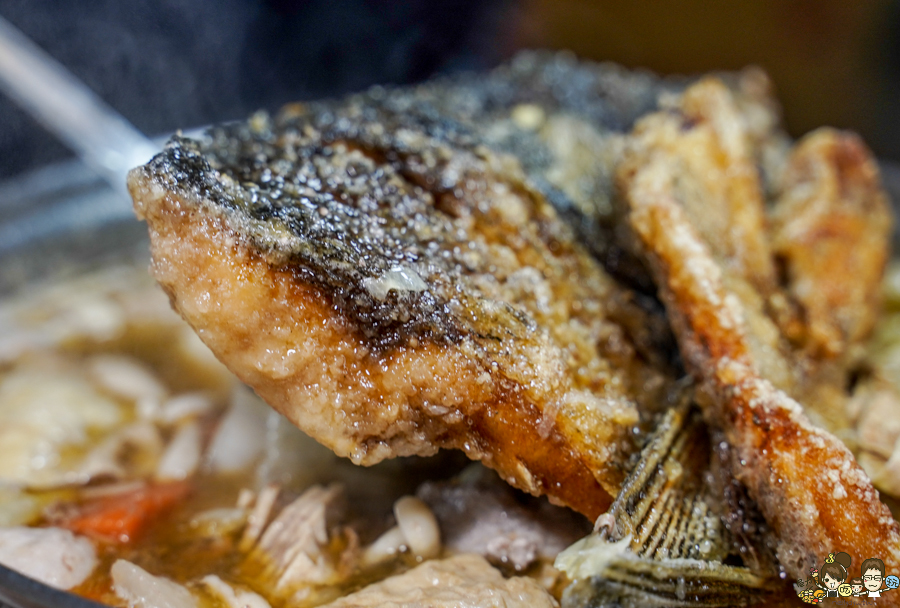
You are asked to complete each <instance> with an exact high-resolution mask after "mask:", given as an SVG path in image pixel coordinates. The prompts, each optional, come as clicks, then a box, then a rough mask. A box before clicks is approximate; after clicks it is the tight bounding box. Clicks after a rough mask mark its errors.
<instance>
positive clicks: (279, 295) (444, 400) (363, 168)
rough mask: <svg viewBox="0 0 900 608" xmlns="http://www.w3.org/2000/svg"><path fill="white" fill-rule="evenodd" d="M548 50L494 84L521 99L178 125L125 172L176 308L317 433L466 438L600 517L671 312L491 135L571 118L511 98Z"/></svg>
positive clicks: (518, 479)
mask: <svg viewBox="0 0 900 608" xmlns="http://www.w3.org/2000/svg"><path fill="white" fill-rule="evenodd" d="M548 61H549V62H550V63H553V62H554V61H557V60H556V59H552V58H550V59H546V58H545V60H543V61H538V60H533V61H531V63H530V64H529V66H530V67H528V66H526V67H528V69H529V70H531V71H532V72H533V74H532V76H531V77H530V78H531V80H529V78H526V77H525V76H521V78H520V79H519V80H520V81H521V82H519V81H516V80H515V79H514V78H511V77H510V76H509V74H507V73H505V72H503V71H502V70H501V71H500V72H499V73H498V74H496V75H495V76H492V77H491V78H493V81H492V82H493V84H492V85H491V86H493V87H494V89H496V90H506V91H507V93H506V94H507V97H506V99H507V101H506V102H504V103H506V104H507V105H503V104H502V103H499V102H498V101H497V99H498V95H499V94H497V93H496V92H495V93H492V94H487V93H484V94H480V96H479V94H476V93H473V92H472V91H476V90H477V89H478V87H477V86H475V85H472V88H470V89H467V88H466V87H465V86H457V84H458V83H457V84H454V83H447V84H445V85H444V87H445V88H443V89H442V88H441V85H426V86H424V87H421V88H416V89H407V90H399V91H396V92H387V91H384V90H380V89H376V90H373V91H370V92H369V93H366V94H364V95H360V96H355V97H352V98H350V99H348V100H346V101H343V102H329V103H322V104H309V105H306V106H293V107H289V108H287V109H286V110H285V111H283V112H282V114H280V115H279V116H278V117H276V118H275V119H274V120H271V119H269V118H268V117H267V116H265V115H257V116H255V117H253V118H251V120H249V121H248V122H246V123H237V124H233V125H226V126H223V127H216V128H214V129H212V130H211V131H210V132H209V134H208V135H207V136H206V137H205V138H204V139H201V140H199V141H193V140H188V139H184V138H175V139H173V140H172V141H171V142H170V144H169V145H168V146H167V147H166V149H165V150H164V151H163V152H162V153H161V154H160V155H158V156H157V157H156V158H154V159H153V160H152V161H151V162H150V163H148V164H147V165H145V166H144V167H140V168H138V169H136V170H134V171H133V172H132V174H131V176H130V179H129V187H130V188H131V192H132V196H133V197H134V199H135V209H136V211H137V213H138V215H139V216H141V217H143V218H144V219H146V220H147V221H148V224H149V227H150V232H151V247H152V251H153V265H152V270H153V273H154V275H155V276H156V278H157V279H158V280H159V282H160V283H161V284H162V286H163V287H164V289H165V290H166V291H167V292H168V293H169V295H170V297H171V299H172V301H173V304H174V305H175V307H176V309H178V310H179V311H180V312H181V313H182V315H183V316H184V317H185V318H186V319H187V320H188V321H189V322H190V323H191V324H192V325H193V326H194V328H195V329H196V330H197V331H198V333H199V334H200V336H201V338H202V339H203V340H204V341H205V342H206V343H207V344H208V345H209V346H210V347H211V348H212V350H213V351H214V352H215V353H216V354H217V355H218V356H219V357H220V358H221V359H222V360H223V361H224V362H225V363H226V364H227V365H228V366H229V367H230V368H231V369H232V370H233V371H235V372H237V373H238V375H239V376H240V377H241V378H242V379H243V380H244V381H245V382H247V383H248V384H250V385H251V386H252V387H254V388H255V389H256V391H257V392H258V393H259V394H260V395H261V396H262V397H263V398H264V399H265V400H266V401H268V402H269V403H270V405H273V406H274V407H275V408H276V409H278V410H279V411H281V412H283V413H284V414H286V415H287V416H288V417H289V418H290V419H291V420H292V421H294V423H295V424H297V425H298V426H300V427H301V428H303V429H304V430H305V431H306V432H308V433H309V434H311V435H313V436H314V437H316V438H317V439H319V440H320V441H321V442H323V443H325V444H326V445H328V446H329V447H331V448H332V449H334V450H335V451H336V452H337V453H338V454H340V455H343V456H347V457H350V458H352V459H353V460H354V461H356V462H358V463H363V464H370V463H374V462H378V461H379V460H381V459H383V458H386V457H391V456H397V455H410V454H430V453H433V452H434V451H436V450H437V449H438V448H439V447H454V448H459V449H462V450H464V451H465V452H466V453H467V454H468V455H469V456H470V457H472V458H476V459H481V460H484V461H485V462H486V463H487V464H488V465H490V466H492V467H493V468H495V469H497V470H498V471H499V472H500V473H501V474H502V476H503V477H504V478H505V479H507V480H508V481H510V482H511V483H513V485H516V486H517V487H520V488H522V489H524V490H526V491H529V492H531V493H533V494H547V495H549V496H550V497H551V498H552V499H553V500H555V501H556V502H559V503H563V504H567V505H570V506H572V507H574V508H576V509H578V510H580V511H582V512H583V513H585V514H587V515H589V516H591V517H595V516H596V515H598V514H599V513H600V512H602V511H603V509H605V508H606V506H608V504H609V503H610V501H611V496H613V495H615V493H616V492H617V491H618V488H619V486H620V485H621V482H622V480H623V479H624V476H625V469H626V467H627V461H628V459H629V457H630V455H631V454H633V453H634V452H635V450H636V444H635V433H634V429H635V428H636V425H638V424H639V423H640V422H641V420H642V417H643V418H644V419H645V420H646V418H648V417H649V416H650V415H652V413H653V412H654V411H657V410H659V409H660V408H662V407H664V406H665V401H664V399H663V395H664V394H665V390H666V387H667V385H668V383H670V382H671V381H672V379H673V378H674V377H675V373H676V372H675V370H676V368H675V366H673V364H672V362H671V361H670V360H669V359H668V355H667V354H666V353H665V352H663V353H662V354H660V352H659V351H660V349H659V348H658V347H657V343H658V342H659V341H660V340H659V337H660V334H665V333H666V332H664V331H661V332H653V331H651V330H648V328H653V327H655V326H658V327H662V328H664V327H665V324H664V322H663V321H661V319H660V318H659V316H658V315H656V313H654V312H652V311H651V312H648V311H647V310H646V309H645V308H644V307H642V306H640V305H639V304H638V303H637V302H638V300H637V299H636V298H635V297H634V295H633V293H632V292H631V291H630V290H628V289H625V288H623V286H622V285H620V284H619V283H618V282H617V281H615V280H614V279H613V278H612V277H610V276H609V275H608V274H607V273H606V272H605V271H604V270H603V268H602V266H601V265H600V264H599V263H598V262H597V261H596V260H595V259H594V258H593V257H591V255H589V254H588V252H587V250H586V249H585V248H584V247H583V246H582V245H581V244H580V243H579V242H578V239H577V237H576V235H575V233H574V231H573V229H572V228H571V227H570V226H569V225H568V224H566V223H565V222H562V221H561V220H560V219H559V215H558V213H557V211H556V209H555V208H554V206H553V204H551V200H550V198H551V197H548V196H547V195H546V194H545V192H544V191H542V190H541V189H540V188H539V187H538V186H536V185H535V183H536V180H535V179H532V178H531V177H530V175H532V174H534V171H536V170H533V171H532V174H528V173H526V171H524V170H523V169H522V162H520V161H519V159H518V158H517V157H516V156H513V155H511V154H510V153H508V152H504V151H503V150H501V149H500V148H501V146H500V145H499V144H497V143H496V142H497V141H500V140H504V139H503V137H501V136H500V135H497V134H496V133H494V134H493V135H490V136H484V135H483V134H482V132H481V129H482V128H487V127H485V125H488V126H490V125H494V128H495V130H497V132H498V133H501V135H502V132H503V131H504V129H506V130H507V131H508V130H509V129H517V130H518V132H519V134H518V135H517V136H516V137H518V139H519V140H522V141H525V140H528V138H529V137H533V136H529V135H528V129H525V128H523V127H522V126H521V125H519V126H516V125H515V124H514V123H515V122H516V120H518V121H519V122H520V123H522V122H524V124H525V126H526V127H528V126H529V125H531V124H532V123H533V121H531V122H529V120H530V119H528V116H527V114H528V112H532V113H534V112H535V111H537V110H539V111H540V112H543V113H544V116H545V117H546V116H550V117H551V118H552V117H553V116H555V110H554V108H553V107H552V106H551V105H548V104H544V105H543V106H541V105H539V103H538V102H540V99H537V98H535V97H534V96H533V93H526V92H523V91H519V92H518V93H517V92H516V91H518V89H517V87H522V86H525V85H526V84H527V85H528V86H531V84H532V80H533V79H534V78H545V77H546V73H547V72H548V70H549V71H550V72H551V73H552V72H553V70H554V69H557V68H552V66H551V68H552V69H551V68H548V67H547V62H548ZM554 65H555V64H554ZM563 67H565V66H563ZM569 68H570V69H569ZM569 68H567V69H568V70H569V71H568V72H566V73H570V72H571V71H572V70H574V71H578V70H579V69H580V70H582V71H585V72H591V70H595V71H596V70H597V68H590V69H585V68H580V67H579V66H569ZM515 69H520V70H525V68H522V67H521V66H520V67H519V68H515ZM560 69H562V68H560ZM526 71H527V70H526ZM563 71H564V72H565V71H566V70H563ZM600 71H601V72H602V70H600ZM535 74H537V75H535ZM542 74H543V75H542ZM489 80H490V79H489ZM589 80H590V79H589ZM576 82H577V79H576ZM504 83H505V84H504ZM450 85H453V86H450ZM429 87H431V88H429ZM504 87H505V88H504ZM487 88H488V89H490V87H487ZM526 88H527V87H526ZM645 88H646V87H645ZM545 89H548V90H549V89H552V87H545ZM647 90H648V91H649V90H650V89H649V88H648V89H647ZM441 91H444V92H446V95H443V96H442V95H440V94H439V93H440V92H441ZM554 94H556V95H557V96H559V95H561V93H560V92H559V91H556V92H555V93H554ZM648 94H649V93H648ZM452 95H456V96H457V98H455V99H453V98H452ZM492 95H493V96H492ZM528 95H532V96H530V97H529V96H528ZM589 95H590V92H588V93H582V96H583V97H586V96H589ZM575 97H576V98H577V95H576V96H575ZM441 98H445V99H444V101H443V102H442V103H443V106H442V105H441V104H439V103H437V101H436V100H437V99H441ZM625 98H626V100H627V96H626V97H625ZM473 99H474V101H472V100H473ZM526 102H528V103H526ZM532 102H534V103H532ZM510 104H513V106H512V107H511V108H510ZM523 104H524V105H523ZM448 105H449V106H453V108H455V109H454V110H453V111H450V110H449V109H447V107H445V106H448ZM626 105H627V104H626ZM560 106H562V104H560ZM523 107H524V108H526V109H525V110H521V108H523ZM504 108H505V109H504ZM517 108H519V110H518V112H519V114H521V113H522V112H523V111H524V112H525V113H526V117H525V119H523V118H522V117H521V116H519V118H518V119H515V118H510V116H511V114H512V113H514V112H515V111H516V109H517ZM535 108H537V110H535ZM544 108H546V109H544ZM491 112H494V114H491ZM504 112H505V113H506V115H507V118H505V119H503V120H506V121H507V122H508V123H509V124H506V125H500V122H501V119H499V118H497V116H498V115H499V114H503V113H504ZM467 113H468V114H467ZM467 116H468V118H466V117H467ZM476 118H478V119H477V120H476ZM569 118H571V117H569ZM567 120H568V118H567ZM628 120H633V118H629V117H626V118H623V119H622V120H621V123H622V124H626V125H627V123H628ZM497 125H500V126H497ZM602 126H603V125H599V126H598V127H597V129H598V132H599V129H600V128H601V127H602ZM504 137H505V136H504ZM512 139H516V138H515V137H514V138H512ZM504 141H512V140H510V139H509V138H507V139H506V140H504ZM529 141H532V143H533V147H532V149H534V150H538V149H539V148H540V146H542V145H544V144H542V143H541V142H540V141H539V140H538V139H536V138H534V137H533V138H532V139H531V140H529ZM523 155H525V154H524V153H523ZM526 164H527V163H526ZM547 166H548V167H552V165H547ZM550 173H551V172H550V171H549V170H547V172H546V175H548V176H549V177H552V175H551V174H550ZM549 177H548V180H549ZM592 180H593V181H592ZM587 181H591V183H593V184H594V186H596V184H597V183H600V182H597V181H596V179H595V177H593V176H592V177H590V178H589V179H588V180H587ZM594 186H592V187H594ZM597 187H599V186H597ZM553 196H554V197H555V198H557V199H559V198H560V197H565V196H567V195H566V194H565V193H564V192H563V191H562V190H559V191H556V193H555V194H554V195H553ZM570 206H571V207H576V206H577V203H576V202H571V204H570Z"/></svg>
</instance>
